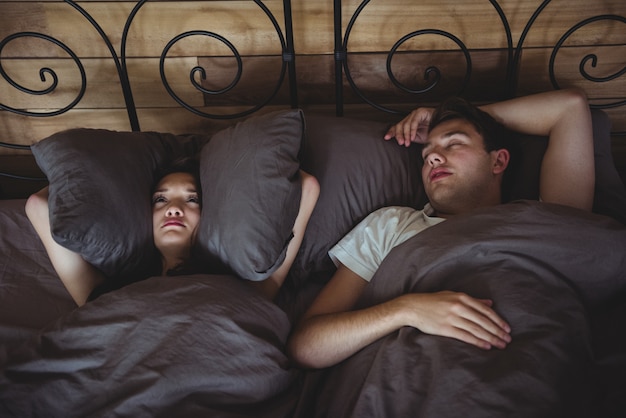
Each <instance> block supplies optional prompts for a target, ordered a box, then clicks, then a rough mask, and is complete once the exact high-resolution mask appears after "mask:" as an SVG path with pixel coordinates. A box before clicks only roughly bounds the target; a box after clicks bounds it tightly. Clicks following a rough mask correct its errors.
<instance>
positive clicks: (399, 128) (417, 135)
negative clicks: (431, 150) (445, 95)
mask: <svg viewBox="0 0 626 418" xmlns="http://www.w3.org/2000/svg"><path fill="white" fill-rule="evenodd" d="M433 112H434V108H432V107H418V108H417V109H415V110H413V111H412V112H411V113H409V114H408V115H407V116H406V117H405V118H404V119H402V120H401V121H400V122H398V123H397V124H395V125H393V126H392V127H391V128H389V130H388V131H387V133H386V134H385V136H384V138H385V140H390V139H391V138H396V141H397V142H398V144H399V145H404V146H405V147H408V146H409V145H411V143H413V142H417V143H418V144H425V143H426V141H427V139H428V126H429V125H430V119H431V117H432V114H433Z"/></svg>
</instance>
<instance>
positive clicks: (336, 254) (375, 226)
mask: <svg viewBox="0 0 626 418" xmlns="http://www.w3.org/2000/svg"><path fill="white" fill-rule="evenodd" d="M433 213H434V211H433V209H432V207H431V206H430V204H426V206H424V209H423V210H415V209H413V208H410V207H405V206H389V207H384V208H380V209H378V210H377V211H375V212H372V213H371V214H370V215H368V216H367V217H366V218H365V219H363V220H362V221H361V222H360V223H359V224H358V225H357V226H356V227H354V229H353V230H352V231H350V232H349V233H348V234H347V235H346V236H345V237H343V238H342V239H341V241H339V242H338V243H337V244H336V245H335V246H334V247H333V248H331V249H330V251H329V252H328V255H329V256H330V258H331V259H332V260H333V263H335V265H338V263H341V264H343V265H344V266H346V267H347V268H349V269H350V270H352V271H353V272H355V273H356V274H358V275H359V276H361V277H362V278H363V279H365V280H367V281H368V282H369V281H370V280H371V279H372V277H373V276H374V273H376V270H378V267H379V266H380V264H381V263H382V261H383V259H384V258H385V257H386V256H387V254H389V252H390V251H391V250H392V249H393V248H394V247H395V246H397V245H400V244H402V243H403V242H404V241H406V240H408V239H409V238H411V237H413V236H414V235H417V234H418V233H419V232H421V231H423V230H424V229H426V228H428V227H431V226H433V225H436V224H438V223H439V222H441V221H443V220H444V218H437V217H434V216H429V215H432V214H433Z"/></svg>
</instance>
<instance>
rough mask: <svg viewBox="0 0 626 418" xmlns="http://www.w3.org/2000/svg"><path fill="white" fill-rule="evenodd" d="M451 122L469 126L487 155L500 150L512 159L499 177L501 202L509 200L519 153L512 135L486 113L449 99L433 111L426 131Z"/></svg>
mask: <svg viewBox="0 0 626 418" xmlns="http://www.w3.org/2000/svg"><path fill="white" fill-rule="evenodd" d="M454 119H463V120H466V121H468V122H469V123H471V124H472V125H473V126H474V128H475V129H476V132H478V133H479V134H480V135H481V136H482V138H483V143H484V145H485V150H486V151H487V152H491V151H495V150H499V149H503V148H504V149H506V150H508V151H509V154H510V156H511V157H510V160H509V164H508V166H507V169H506V170H505V172H504V175H503V177H502V200H503V201H506V200H508V198H509V194H510V192H511V184H512V182H513V181H514V177H515V171H516V168H517V160H518V156H519V152H520V151H519V142H518V141H517V140H516V138H515V133H514V132H513V131H511V130H510V129H508V128H506V127H505V126H504V125H503V124H501V123H500V122H498V121H497V120H495V119H494V118H493V117H492V116H491V115H490V114H489V113H487V112H485V111H483V110H481V109H479V108H478V107H477V106H475V105H473V104H471V103H470V102H468V101H467V100H465V99H463V98H460V97H451V98H449V99H447V100H445V101H444V102H442V103H441V104H440V105H439V106H438V107H437V108H435V111H434V112H433V115H432V117H431V120H430V125H429V127H428V131H429V132H430V131H432V130H433V129H434V128H435V127H436V126H437V125H440V124H441V123H443V122H447V121H450V120H454Z"/></svg>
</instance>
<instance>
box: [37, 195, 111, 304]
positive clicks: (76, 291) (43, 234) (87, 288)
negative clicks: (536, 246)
mask: <svg viewBox="0 0 626 418" xmlns="http://www.w3.org/2000/svg"><path fill="white" fill-rule="evenodd" d="M26 215H27V216H28V219H29V220H30V222H31V223H32V224H33V227H34V228H35V231H36V232H37V234H38V235H39V238H40V239H41V241H42V242H43V245H44V247H45V248H46V251H47V252H48V257H50V261H51V262H52V266H53V267H54V269H55V271H56V272H57V274H58V275H59V278H60V279H61V281H62V282H63V284H64V285H65V288H66V289H67V291H68V292H69V293H70V295H71V296H72V299H74V302H76V304H77V305H78V306H81V305H84V304H85V302H87V298H88V297H89V295H90V294H91V292H92V291H93V289H94V288H95V287H96V286H97V285H99V284H100V283H102V282H103V281H104V276H103V275H102V273H101V272H100V271H99V270H97V269H96V268H95V267H93V266H92V265H91V264H89V263H88V262H86V261H85V260H84V259H83V258H82V257H81V256H80V254H77V253H75V252H73V251H71V250H68V249H67V248H65V247H62V246H61V245H59V244H58V243H57V242H56V241H55V240H54V239H53V238H52V233H51V231H50V215H49V211H48V188H47V187H46V188H44V189H42V190H40V191H39V192H37V193H35V194H33V195H31V196H30V197H29V198H28V200H27V202H26Z"/></svg>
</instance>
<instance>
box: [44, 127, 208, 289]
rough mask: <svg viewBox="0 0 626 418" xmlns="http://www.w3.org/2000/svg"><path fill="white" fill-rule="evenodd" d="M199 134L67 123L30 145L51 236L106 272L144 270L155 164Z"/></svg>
mask: <svg viewBox="0 0 626 418" xmlns="http://www.w3.org/2000/svg"><path fill="white" fill-rule="evenodd" d="M203 141H206V138H204V137H202V136H196V137H194V136H188V137H182V136H180V137H178V136H175V135H172V134H159V133H152V132H146V133H139V132H115V131H108V130H102V129H72V130H69V131H64V132H59V133H57V134H54V135H52V136H50V137H48V138H46V139H44V140H41V141H39V142H38V143H36V144H34V145H33V146H32V152H33V155H34V157H35V160H36V161H37V164H38V165H39V167H40V168H41V170H42V171H43V173H44V174H45V175H46V177H47V178H48V182H49V198H48V203H49V212H50V227H51V232H52V236H53V238H54V239H55V241H56V242H58V243H59V244H60V245H62V246H63V247H66V248H68V249H70V250H72V251H75V252H77V253H79V254H80V255H81V256H82V257H83V258H84V259H85V260H86V261H88V262H89V263H91V264H92V265H94V266H95V267H97V268H98V269H100V270H101V271H102V272H103V273H104V274H105V275H106V276H107V277H115V278H120V277H128V276H131V275H136V274H137V273H147V272H150V271H151V269H152V267H153V266H154V261H155V257H156V253H155V251H154V244H153V239H152V217H151V213H152V209H151V203H150V193H151V190H152V187H153V183H154V182H155V178H154V176H155V172H156V170H157V168H159V167H160V166H162V165H165V164H166V163H167V162H168V160H171V159H174V158H177V157H178V156H183V155H192V154H193V153H194V152H197V149H199V148H200V145H201V144H202V143H203Z"/></svg>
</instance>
